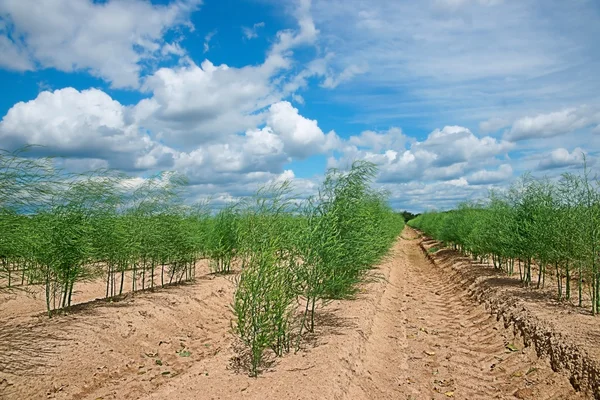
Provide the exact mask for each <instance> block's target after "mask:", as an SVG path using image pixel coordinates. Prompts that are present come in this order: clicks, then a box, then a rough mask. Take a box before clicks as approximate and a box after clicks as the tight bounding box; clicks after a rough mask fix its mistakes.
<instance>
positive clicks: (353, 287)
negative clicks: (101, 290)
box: [0, 151, 404, 376]
mask: <svg viewBox="0 0 600 400" xmlns="http://www.w3.org/2000/svg"><path fill="white" fill-rule="evenodd" d="M25 156H26V154H25V153H24V152H22V151H21V152H15V153H8V152H3V151H0V232H2V235H1V236H0V285H2V286H5V287H8V288H11V287H13V286H15V285H28V284H43V285H44V287H45V289H46V305H47V310H48V313H49V315H52V313H53V312H54V311H57V310H61V309H64V308H68V307H70V306H71V304H72V294H73V291H74V287H75V286H76V284H77V283H78V282H82V281H85V280H92V279H98V278H100V277H102V278H104V279H105V282H106V297H107V298H112V297H113V296H117V295H120V294H122V293H123V291H124V285H125V282H126V281H127V279H130V282H131V283H130V284H131V288H130V290H131V291H132V292H135V291H137V290H145V289H154V288H155V287H157V286H164V285H168V284H172V283H179V282H183V281H188V280H192V279H194V277H195V274H196V268H195V267H196V263H197V262H198V261H199V260H200V259H202V258H208V259H209V262H210V266H211V268H212V271H213V272H216V273H236V274H237V275H236V281H237V288H236V291H235V296H234V299H233V304H232V311H233V323H232V328H233V331H234V332H235V333H236V334H237V335H238V336H239V338H240V339H241V341H242V343H244V345H245V346H246V348H247V350H248V352H249V354H250V361H251V362H250V365H251V366H250V373H251V374H252V375H254V376H256V375H257V374H258V373H259V371H260V368H261V365H262V362H263V359H264V354H265V351H267V350H271V351H272V352H273V354H274V355H276V356H282V355H283V354H284V353H286V352H288V351H290V349H291V347H292V344H293V343H295V347H296V348H298V346H299V344H300V340H301V338H302V337H303V334H305V333H306V332H307V331H310V332H314V329H315V324H316V320H315V313H316V309H317V307H319V306H322V305H324V304H326V303H327V302H328V301H330V300H331V299H342V298H350V297H352V296H354V295H355V294H356V293H357V291H358V287H359V285H360V284H361V283H363V282H364V281H365V278H366V277H367V275H368V272H369V270H371V269H372V268H373V266H374V265H375V264H376V263H377V262H378V261H379V260H381V258H382V257H383V256H385V254H386V253H387V251H388V250H389V248H390V246H391V244H392V243H393V241H394V240H395V238H396V236H397V235H398V234H399V233H400V231H401V230H402V228H403V226H404V218H403V215H402V214H399V213H394V212H393V211H392V210H391V208H390V207H389V206H388V204H387V194H386V193H382V192H378V191H376V190H374V189H373V188H372V182H373V179H374V177H375V174H376V167H375V166H374V164H372V163H368V162H364V161H359V162H355V163H354V164H353V165H352V167H351V168H350V169H349V170H348V171H339V170H331V171H329V172H328V174H327V176H326V178H325V180H324V182H323V184H322V185H321V187H320V189H319V191H318V194H317V195H315V196H313V197H311V198H309V199H304V200H297V199H296V198H295V196H294V194H293V190H292V187H291V186H290V184H289V183H287V182H284V183H281V184H276V185H272V186H269V187H266V188H264V189H261V190H259V191H258V192H257V193H256V195H255V196H253V197H251V198H247V199H244V200H242V201H239V202H238V203H235V204H229V205H227V206H225V207H223V208H221V209H220V210H219V211H218V212H217V213H216V214H214V215H213V214H211V210H210V205H209V204H208V203H203V204H197V205H192V206H188V205H185V204H184V203H183V198H184V196H183V191H184V189H185V186H186V183H187V182H186V180H185V179H184V178H183V177H181V176H179V175H177V174H174V173H170V172H169V173H162V174H159V175H156V176H154V177H149V178H145V179H139V178H129V177H127V176H124V175H120V174H116V173H114V172H112V171H108V170H99V171H93V172H89V173H86V174H80V175H70V174H66V173H64V172H62V171H60V170H57V169H55V168H54V162H53V160H52V159H44V158H42V159H35V160H32V159H28V158H26V157H25ZM235 268H239V269H238V270H235ZM294 339H296V340H295V342H294ZM180 355H182V356H184V357H185V356H188V355H189V353H182V354H180Z"/></svg>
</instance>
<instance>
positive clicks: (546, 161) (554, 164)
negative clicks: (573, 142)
mask: <svg viewBox="0 0 600 400" xmlns="http://www.w3.org/2000/svg"><path fill="white" fill-rule="evenodd" d="M584 157H585V152H584V151H583V150H582V149H581V148H579V147H577V148H575V149H573V151H572V152H569V151H568V150H567V149H565V148H559V149H555V150H553V151H552V152H550V154H546V155H544V157H543V158H542V160H541V161H540V162H539V164H538V169H540V170H548V169H555V168H565V167H572V166H582V165H583V162H584Z"/></svg>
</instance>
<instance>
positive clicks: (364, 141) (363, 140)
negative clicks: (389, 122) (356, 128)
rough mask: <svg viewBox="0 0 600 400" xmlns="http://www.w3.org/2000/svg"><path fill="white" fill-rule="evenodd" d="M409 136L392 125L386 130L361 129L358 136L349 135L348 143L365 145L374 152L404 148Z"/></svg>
mask: <svg viewBox="0 0 600 400" xmlns="http://www.w3.org/2000/svg"><path fill="white" fill-rule="evenodd" d="M408 140H409V138H408V137H407V136H406V135H404V133H402V129H400V128H398V127H392V128H390V129H388V130H387V131H383V132H375V131H363V132H361V133H360V135H358V136H351V137H350V139H349V140H348V141H349V143H350V144H352V145H355V146H357V147H366V148H369V149H371V150H373V151H375V152H380V151H381V150H384V149H394V150H398V149H404V146H405V144H406V143H407V142H408Z"/></svg>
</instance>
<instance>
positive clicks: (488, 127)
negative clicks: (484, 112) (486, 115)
mask: <svg viewBox="0 0 600 400" xmlns="http://www.w3.org/2000/svg"><path fill="white" fill-rule="evenodd" d="M509 125H510V121H508V120H507V119H505V118H500V117H494V118H490V119H488V120H487V121H483V122H480V123H479V131H480V132H481V133H484V134H487V133H494V132H497V131H498V130H500V129H502V128H506V127H507V126H509Z"/></svg>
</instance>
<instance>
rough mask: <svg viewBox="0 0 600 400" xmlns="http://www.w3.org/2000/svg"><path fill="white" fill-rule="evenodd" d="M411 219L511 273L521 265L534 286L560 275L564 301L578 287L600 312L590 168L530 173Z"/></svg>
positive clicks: (599, 240) (599, 227)
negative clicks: (556, 174)
mask: <svg viewBox="0 0 600 400" xmlns="http://www.w3.org/2000/svg"><path fill="white" fill-rule="evenodd" d="M409 225H410V226H412V227H415V228H417V229H419V230H421V231H423V232H424V233H425V234H426V235H428V236H430V237H432V238H434V239H437V240H440V241H442V242H445V243H447V244H449V245H451V246H453V247H454V248H455V249H457V250H460V251H461V252H463V253H464V254H468V255H471V256H473V257H474V258H476V259H477V258H478V259H480V260H481V261H483V260H486V259H487V260H488V261H489V260H491V262H493V265H494V266H495V267H496V268H498V269H503V270H504V271H506V272H507V273H508V274H511V275H512V274H515V273H517V271H518V273H519V277H520V280H521V282H522V283H523V285H525V286H527V287H533V286H535V287H536V288H542V287H544V285H545V282H546V276H547V275H552V276H553V278H554V280H555V282H556V292H557V297H558V299H559V300H571V298H572V296H573V294H572V291H573V289H575V290H576V294H577V302H578V305H579V306H582V305H583V303H584V298H585V297H586V296H585V295H586V294H587V295H589V297H588V298H589V299H591V306H590V307H591V311H592V313H593V314H597V313H598V312H600V185H599V184H598V181H597V180H595V179H592V178H591V177H590V174H589V171H588V170H587V169H585V170H584V171H583V173H581V174H564V175H563V176H562V177H561V178H560V179H559V180H558V181H550V180H548V179H534V178H532V177H531V176H530V175H525V176H524V177H522V178H521V179H520V180H519V181H518V182H516V183H515V184H513V185H512V186H511V187H510V188H509V189H508V190H506V191H503V192H491V193H490V195H489V196H488V198H487V199H484V200H482V201H480V202H475V203H473V202H471V203H463V204H461V205H460V206H459V207H458V208H457V209H456V210H452V211H447V212H429V213H425V214H422V215H420V216H418V217H416V218H415V219H413V220H411V221H410V222H409ZM536 274H537V275H536ZM586 292H587V293H586Z"/></svg>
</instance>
